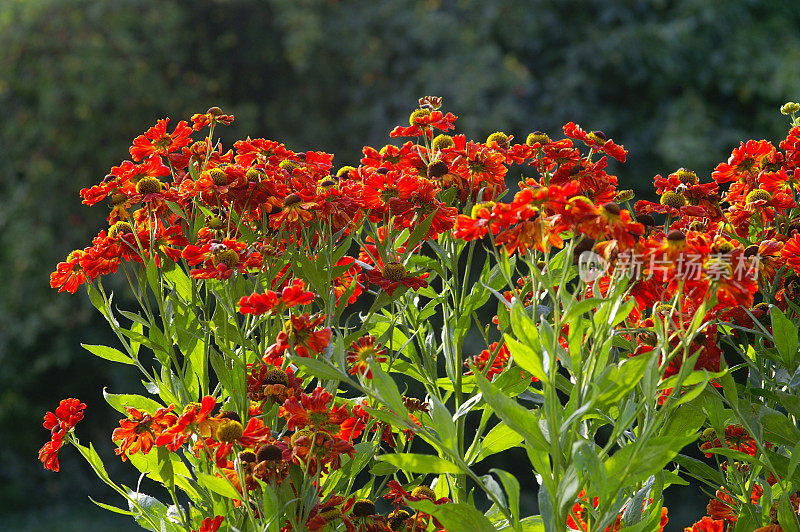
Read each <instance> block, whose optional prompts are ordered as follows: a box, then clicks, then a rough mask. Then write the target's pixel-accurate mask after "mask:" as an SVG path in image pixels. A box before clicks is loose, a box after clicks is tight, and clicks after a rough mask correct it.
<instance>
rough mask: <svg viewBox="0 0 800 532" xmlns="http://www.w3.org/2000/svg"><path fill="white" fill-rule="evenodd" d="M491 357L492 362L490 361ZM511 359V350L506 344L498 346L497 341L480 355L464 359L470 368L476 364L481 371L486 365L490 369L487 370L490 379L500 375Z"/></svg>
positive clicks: (469, 372) (487, 376)
mask: <svg viewBox="0 0 800 532" xmlns="http://www.w3.org/2000/svg"><path fill="white" fill-rule="evenodd" d="M490 359H491V362H490V361H489V360H490ZM510 359H511V352H510V351H509V350H508V346H506V344H502V345H499V346H498V343H497V342H493V343H492V344H491V345H489V349H484V350H483V351H481V352H480V354H479V355H476V356H474V357H472V358H470V359H468V360H465V361H464V366H465V367H467V368H469V367H470V366H475V367H476V368H477V369H478V371H480V372H481V373H482V372H483V371H484V368H486V366H489V369H488V370H487V371H486V378H487V379H489V380H490V381H491V380H493V379H494V378H495V376H497V375H499V374H500V373H502V372H503V370H505V369H506V366H508V361H509V360H510ZM466 375H472V371H468V372H467V373H466Z"/></svg>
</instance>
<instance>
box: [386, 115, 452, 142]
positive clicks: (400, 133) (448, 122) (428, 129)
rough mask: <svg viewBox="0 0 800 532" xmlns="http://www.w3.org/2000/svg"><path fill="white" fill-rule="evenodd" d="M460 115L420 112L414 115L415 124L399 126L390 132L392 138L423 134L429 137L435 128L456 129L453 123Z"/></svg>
mask: <svg viewBox="0 0 800 532" xmlns="http://www.w3.org/2000/svg"><path fill="white" fill-rule="evenodd" d="M457 118H458V117H457V116H455V115H454V114H452V113H447V114H446V115H443V114H442V112H441V111H433V112H431V113H427V114H425V113H419V114H418V115H417V116H415V117H414V119H413V120H414V124H413V125H411V126H410V127H403V126H397V127H396V128H394V129H393V130H392V132H391V133H389V136H390V137H392V138H395V137H420V136H422V135H423V134H426V135H428V137H432V136H433V129H432V128H436V129H440V130H442V131H449V130H451V129H455V126H454V125H453V123H454V122H455V121H456V119H457Z"/></svg>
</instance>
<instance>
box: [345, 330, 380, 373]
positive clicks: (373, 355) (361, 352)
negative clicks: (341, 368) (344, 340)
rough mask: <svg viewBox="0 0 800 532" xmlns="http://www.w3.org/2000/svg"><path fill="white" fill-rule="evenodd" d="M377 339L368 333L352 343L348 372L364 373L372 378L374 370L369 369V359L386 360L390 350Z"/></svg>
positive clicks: (348, 358) (348, 359)
mask: <svg viewBox="0 0 800 532" xmlns="http://www.w3.org/2000/svg"><path fill="white" fill-rule="evenodd" d="M376 340H377V338H375V337H374V336H372V335H371V334H368V335H366V336H362V337H361V338H359V339H358V340H356V341H355V342H353V343H351V344H350V350H349V351H347V363H348V364H349V365H350V368H349V369H348V370H347V371H348V373H350V374H351V375H364V376H365V377H366V378H368V379H371V378H372V370H371V369H369V361H370V360H375V361H378V362H386V357H385V356H384V355H386V353H387V352H388V351H387V349H386V348H385V347H383V345H382V344H381V343H379V342H376Z"/></svg>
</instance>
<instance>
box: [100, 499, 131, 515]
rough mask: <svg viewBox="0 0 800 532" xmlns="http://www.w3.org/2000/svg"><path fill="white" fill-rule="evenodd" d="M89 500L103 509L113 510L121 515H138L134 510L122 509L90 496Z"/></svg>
mask: <svg viewBox="0 0 800 532" xmlns="http://www.w3.org/2000/svg"><path fill="white" fill-rule="evenodd" d="M89 500H90V501H92V502H93V503H95V504H96V505H97V506H99V507H100V508H103V509H104V510H108V511H109V512H114V513H116V514H122V515H138V514H137V513H136V512H131V511H128V510H123V509H122V508H117V507H116V506H111V505H110V504H105V503H102V502H97V501H96V500H94V499H92V498H91V497H89Z"/></svg>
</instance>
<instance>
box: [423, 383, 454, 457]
mask: <svg viewBox="0 0 800 532" xmlns="http://www.w3.org/2000/svg"><path fill="white" fill-rule="evenodd" d="M428 402H429V403H430V404H431V411H430V414H431V421H432V422H433V428H435V429H436V432H437V433H438V434H439V439H441V440H442V444H444V446H445V447H448V448H451V449H453V448H455V446H456V424H455V423H453V416H452V415H451V414H450V411H449V410H448V409H447V407H446V406H444V405H443V404H442V402H441V401H439V399H438V398H437V397H436V396H435V395H432V396H431V397H430V399H429V400H428Z"/></svg>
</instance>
